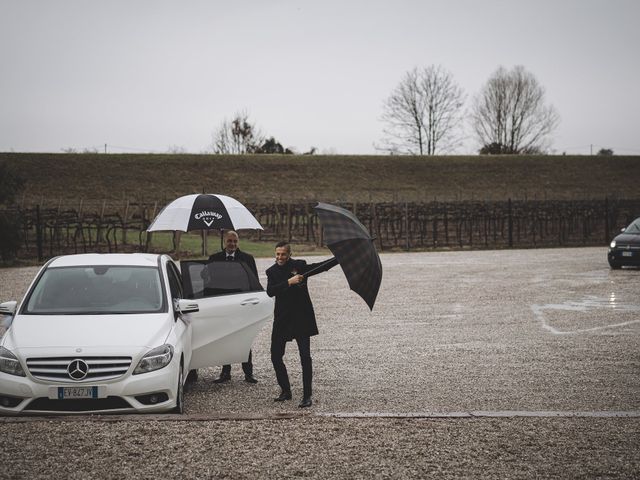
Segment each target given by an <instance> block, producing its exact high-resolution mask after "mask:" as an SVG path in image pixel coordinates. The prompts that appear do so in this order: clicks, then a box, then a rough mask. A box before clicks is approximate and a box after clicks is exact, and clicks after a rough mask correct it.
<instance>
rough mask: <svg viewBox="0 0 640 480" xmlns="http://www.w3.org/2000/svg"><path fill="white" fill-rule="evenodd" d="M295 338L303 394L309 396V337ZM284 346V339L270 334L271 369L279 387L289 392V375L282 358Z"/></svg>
mask: <svg viewBox="0 0 640 480" xmlns="http://www.w3.org/2000/svg"><path fill="white" fill-rule="evenodd" d="M295 340H296V342H297V343H298V351H299V352H300V363H301V364H302V386H303V395H304V397H305V398H307V397H310V396H311V381H312V377H313V368H312V366H311V338H310V337H299V338H296V339H295ZM286 346H287V341H286V340H284V339H283V338H280V337H276V336H274V335H272V336H271V363H273V369H274V370H275V371H276V379H277V380H278V385H280V388H281V389H282V390H284V391H285V392H290V391H291V384H290V383H289V375H288V374H287V367H286V366H285V364H284V361H283V360H282V358H283V357H284V351H285V348H286Z"/></svg>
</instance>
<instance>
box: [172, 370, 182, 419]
mask: <svg viewBox="0 0 640 480" xmlns="http://www.w3.org/2000/svg"><path fill="white" fill-rule="evenodd" d="M173 413H178V414H180V415H181V414H183V413H184V382H183V373H182V364H180V372H179V373H178V388H177V390H176V406H175V407H174V409H173Z"/></svg>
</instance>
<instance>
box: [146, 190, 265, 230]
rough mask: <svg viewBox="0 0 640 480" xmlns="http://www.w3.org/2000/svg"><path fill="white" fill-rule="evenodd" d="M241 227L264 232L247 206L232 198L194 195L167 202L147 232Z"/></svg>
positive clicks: (235, 228)
mask: <svg viewBox="0 0 640 480" xmlns="http://www.w3.org/2000/svg"><path fill="white" fill-rule="evenodd" d="M243 228H251V229H256V230H264V229H263V228H262V225H260V223H259V222H258V220H256V218H255V217H254V216H253V215H252V214H251V212H250V211H249V210H248V209H247V207H245V206H244V205H243V204H241V203H240V202H239V201H237V200H236V199H235V198H231V197H228V196H226V195H215V194H212V193H202V194H197V193H196V194H192V195H185V196H184V197H180V198H177V199H175V200H174V201H173V202H171V203H169V204H168V205H167V206H166V207H164V208H163V209H162V211H161V212H160V213H159V214H158V215H157V216H156V218H155V219H154V220H153V222H151V225H149V228H147V232H158V231H182V232H189V231H191V230H239V229H243Z"/></svg>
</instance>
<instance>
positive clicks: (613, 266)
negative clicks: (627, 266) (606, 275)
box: [609, 262, 622, 270]
mask: <svg viewBox="0 0 640 480" xmlns="http://www.w3.org/2000/svg"><path fill="white" fill-rule="evenodd" d="M609 266H610V267H611V269H612V270H620V269H621V268H622V265H620V264H619V263H613V262H609Z"/></svg>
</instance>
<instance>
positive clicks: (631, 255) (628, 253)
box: [622, 252, 633, 257]
mask: <svg viewBox="0 0 640 480" xmlns="http://www.w3.org/2000/svg"><path fill="white" fill-rule="evenodd" d="M622 256H623V257H633V252H622Z"/></svg>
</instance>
